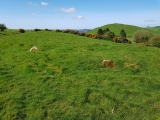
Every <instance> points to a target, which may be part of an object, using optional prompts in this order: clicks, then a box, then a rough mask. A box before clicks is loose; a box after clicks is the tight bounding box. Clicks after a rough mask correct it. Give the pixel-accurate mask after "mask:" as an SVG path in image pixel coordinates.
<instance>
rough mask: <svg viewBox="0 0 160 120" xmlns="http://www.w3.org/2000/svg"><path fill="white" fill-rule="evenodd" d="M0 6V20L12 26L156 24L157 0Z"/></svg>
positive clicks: (5, 0) (30, 0) (6, 0)
mask: <svg viewBox="0 0 160 120" xmlns="http://www.w3.org/2000/svg"><path fill="white" fill-rule="evenodd" d="M0 9H1V10H0V23H1V24H2V23H4V24H5V25H6V26H7V27H8V28H12V29H18V28H23V29H34V28H39V29H45V28H48V29H93V28H96V27H100V26H103V25H106V24H112V23H122V24H129V25H136V26H140V27H146V26H160V0H0Z"/></svg>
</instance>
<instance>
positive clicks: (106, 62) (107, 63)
mask: <svg viewBox="0 0 160 120" xmlns="http://www.w3.org/2000/svg"><path fill="white" fill-rule="evenodd" d="M102 66H104V67H110V68H115V65H114V64H113V62H112V61H111V60H103V61H102Z"/></svg>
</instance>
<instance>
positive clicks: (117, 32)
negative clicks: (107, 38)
mask: <svg viewBox="0 0 160 120" xmlns="http://www.w3.org/2000/svg"><path fill="white" fill-rule="evenodd" d="M99 28H101V29H106V28H109V30H110V31H111V32H114V33H115V35H117V36H119V35H120V31H121V30H122V29H124V31H125V32H126V35H127V37H131V36H132V35H133V34H134V32H136V31H137V30H141V29H143V30H148V31H149V32H151V33H153V34H158V33H159V31H158V29H159V28H158V27H155V28H154V27H153V28H142V27H138V26H133V25H126V24H119V23H114V24H107V25H104V26H101V27H98V28H95V29H93V30H91V31H89V32H87V33H90V34H97V31H98V29H99Z"/></svg>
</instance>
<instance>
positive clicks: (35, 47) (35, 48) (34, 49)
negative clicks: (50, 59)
mask: <svg viewBox="0 0 160 120" xmlns="http://www.w3.org/2000/svg"><path fill="white" fill-rule="evenodd" d="M37 50H38V48H37V46H33V47H32V48H31V49H30V52H32V51H37Z"/></svg>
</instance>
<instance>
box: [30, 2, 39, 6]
mask: <svg viewBox="0 0 160 120" xmlns="http://www.w3.org/2000/svg"><path fill="white" fill-rule="evenodd" d="M28 5H33V6H37V4H36V3H33V2H31V1H28Z"/></svg>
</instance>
